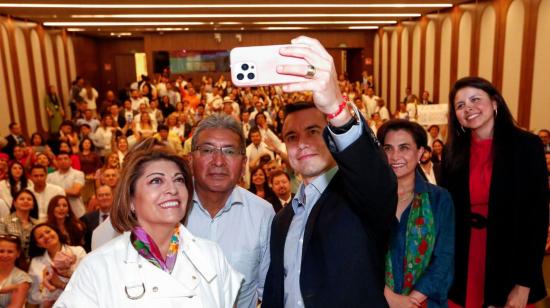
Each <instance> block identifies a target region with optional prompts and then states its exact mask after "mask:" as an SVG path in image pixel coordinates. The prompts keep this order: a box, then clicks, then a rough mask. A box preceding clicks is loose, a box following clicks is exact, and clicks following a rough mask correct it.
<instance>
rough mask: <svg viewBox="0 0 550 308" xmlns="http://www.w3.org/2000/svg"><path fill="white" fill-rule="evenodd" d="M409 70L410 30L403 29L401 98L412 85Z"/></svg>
mask: <svg viewBox="0 0 550 308" xmlns="http://www.w3.org/2000/svg"><path fill="white" fill-rule="evenodd" d="M408 71H409V30H407V28H404V29H403V32H401V89H399V93H401V95H400V96H399V100H401V99H403V98H404V97H405V89H406V88H407V87H410V84H409V80H408Z"/></svg>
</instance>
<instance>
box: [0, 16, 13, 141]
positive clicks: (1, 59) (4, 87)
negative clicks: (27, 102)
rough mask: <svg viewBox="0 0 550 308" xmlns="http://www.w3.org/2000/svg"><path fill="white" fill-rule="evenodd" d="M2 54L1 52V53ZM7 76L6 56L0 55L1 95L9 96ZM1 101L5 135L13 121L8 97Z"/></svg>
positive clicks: (0, 117) (1, 128)
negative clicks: (5, 68)
mask: <svg viewBox="0 0 550 308" xmlns="http://www.w3.org/2000/svg"><path fill="white" fill-rule="evenodd" d="M0 29H1V31H0V36H2V38H3V37H4V27H2V26H0ZM2 44H4V41H3V40H2ZM0 55H1V54H0ZM6 79H7V78H6V76H5V75H4V57H2V56H0V97H4V98H7V97H8V90H7V87H8V83H7V82H8V81H7V80H6ZM0 103H1V109H2V112H0V123H4V125H0V134H1V135H2V136H5V135H7V134H8V133H9V129H8V125H7V123H10V122H11V119H10V113H9V109H8V103H9V101H8V99H2V100H0Z"/></svg>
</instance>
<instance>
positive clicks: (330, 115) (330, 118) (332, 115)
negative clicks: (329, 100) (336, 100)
mask: <svg viewBox="0 0 550 308" xmlns="http://www.w3.org/2000/svg"><path fill="white" fill-rule="evenodd" d="M347 104H348V99H347V98H346V97H344V100H343V101H342V102H341V103H340V105H338V110H337V111H336V112H335V113H329V114H327V118H328V119H329V120H332V119H334V118H336V117H337V116H338V115H339V114H340V113H342V111H344V108H346V106H347Z"/></svg>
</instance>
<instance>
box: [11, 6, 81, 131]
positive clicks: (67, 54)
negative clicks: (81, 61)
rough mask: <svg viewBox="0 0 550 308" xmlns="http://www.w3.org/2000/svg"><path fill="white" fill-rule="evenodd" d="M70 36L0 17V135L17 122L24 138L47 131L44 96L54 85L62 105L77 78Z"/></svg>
mask: <svg viewBox="0 0 550 308" xmlns="http://www.w3.org/2000/svg"><path fill="white" fill-rule="evenodd" d="M74 53H75V51H74V48H73V43H72V39H71V37H68V36H67V35H66V33H65V32H63V31H58V30H54V31H46V30H45V29H44V28H42V27H41V26H40V25H37V24H33V23H27V22H20V21H17V20H13V19H10V18H3V17H0V134H2V135H6V134H7V133H8V132H9V130H8V124H9V123H10V122H19V123H21V127H22V130H23V133H24V134H25V135H27V136H29V135H30V134H32V133H34V132H37V131H38V132H45V131H47V130H48V122H47V118H46V110H45V107H44V104H43V102H44V97H45V96H46V88H47V86H48V85H55V86H56V88H57V90H58V93H59V96H60V98H61V99H62V101H63V102H64V103H66V102H67V101H68V95H69V85H70V83H71V80H73V79H74V78H75V76H76V64H75V57H74Z"/></svg>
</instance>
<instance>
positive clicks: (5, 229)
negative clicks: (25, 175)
mask: <svg viewBox="0 0 550 308" xmlns="http://www.w3.org/2000/svg"><path fill="white" fill-rule="evenodd" d="M10 211H11V214H9V215H8V216H4V217H2V218H1V219H0V234H12V235H17V236H18V237H19V238H20V239H21V247H22V249H21V251H22V253H21V254H22V258H21V264H20V266H21V268H22V269H24V270H27V269H28V266H29V261H30V259H29V242H30V233H31V229H32V228H33V226H34V225H36V224H37V223H38V220H37V218H38V205H37V203H36V198H34V195H33V194H32V192H30V191H29V190H27V189H23V190H21V191H19V192H18V193H17V195H15V198H14V200H13V204H12V206H11V210H10Z"/></svg>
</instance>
